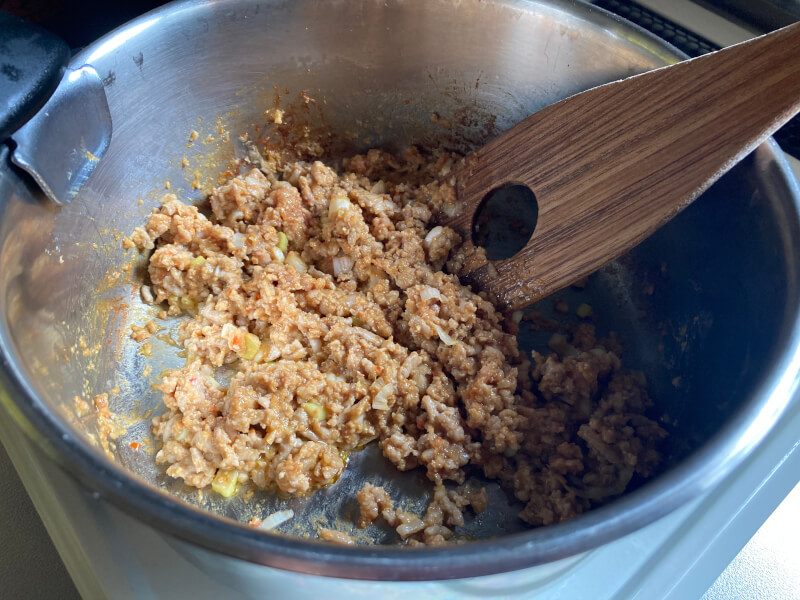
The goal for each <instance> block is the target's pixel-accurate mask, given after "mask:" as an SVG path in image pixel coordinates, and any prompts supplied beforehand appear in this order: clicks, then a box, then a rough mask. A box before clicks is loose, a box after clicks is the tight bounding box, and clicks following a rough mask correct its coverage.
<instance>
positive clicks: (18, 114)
mask: <svg viewBox="0 0 800 600" xmlns="http://www.w3.org/2000/svg"><path fill="white" fill-rule="evenodd" d="M69 59H70V49H69V46H67V44H66V43H65V42H64V41H63V40H62V39H61V38H59V37H58V36H56V35H53V34H52V33H50V32H49V31H46V30H45V29H42V28H41V27H38V26H36V25H32V24H31V23H28V22H27V21H25V20H24V19H21V18H19V17H17V16H15V15H12V14H10V13H7V12H5V11H2V10H0V143H1V142H3V141H5V140H6V139H8V138H9V137H10V136H11V134H12V133H14V132H15V131H16V130H17V129H19V128H20V127H21V126H22V125H24V124H25V123H26V122H27V121H28V119H30V118H31V117H32V116H33V115H34V114H36V112H37V111H38V110H39V109H40V108H41V107H42V105H43V104H44V103H45V101H46V100H47V99H48V98H49V97H50V96H51V95H52V93H53V92H54V91H55V89H56V87H57V86H58V83H59V81H61V77H62V75H63V74H64V69H65V67H66V64H67V62H68V61H69Z"/></svg>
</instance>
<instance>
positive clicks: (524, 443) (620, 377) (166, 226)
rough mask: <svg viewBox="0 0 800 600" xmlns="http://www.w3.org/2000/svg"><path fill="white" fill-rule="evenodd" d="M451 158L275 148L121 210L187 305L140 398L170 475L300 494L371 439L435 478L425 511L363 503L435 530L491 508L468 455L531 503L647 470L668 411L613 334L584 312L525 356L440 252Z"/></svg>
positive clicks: (155, 275)
mask: <svg viewBox="0 0 800 600" xmlns="http://www.w3.org/2000/svg"><path fill="white" fill-rule="evenodd" d="M453 160H454V157H453V156H452V155H449V154H447V153H444V152H438V153H435V154H433V155H432V156H423V155H421V154H420V153H419V152H418V151H416V150H413V149H412V150H410V151H408V152H407V153H406V154H405V155H404V156H402V157H400V158H396V157H394V156H391V155H389V154H387V153H384V152H381V151H377V150H372V151H370V152H368V153H367V154H366V155H359V156H355V157H352V158H350V159H349V160H345V161H343V164H342V165H341V167H340V168H339V173H337V171H335V170H334V169H332V168H330V167H329V166H326V165H325V164H323V163H321V162H313V163H311V164H309V163H306V162H286V163H284V162H282V161H281V159H280V158H279V157H278V156H277V155H268V156H266V157H265V158H264V159H263V160H261V161H260V162H259V167H258V168H252V169H249V170H248V169H245V170H244V171H243V173H242V174H241V175H240V176H237V177H235V178H233V179H231V180H230V181H229V182H228V183H226V184H225V185H222V186H221V187H218V188H216V189H215V190H214V191H213V193H212V194H211V196H210V199H209V200H210V201H209V207H208V210H207V211H203V210H199V209H198V208H196V207H194V206H191V205H188V204H184V203H182V202H180V201H179V200H178V199H177V198H176V197H175V196H174V195H171V194H168V195H167V196H166V197H165V198H164V200H163V203H162V206H161V208H160V209H159V210H157V211H155V212H154V213H153V214H152V215H151V216H150V217H149V219H148V221H147V223H146V225H145V226H144V227H140V228H137V229H136V230H135V231H134V233H133V234H132V236H131V237H130V238H129V240H130V242H129V243H133V244H135V245H136V246H138V247H139V248H141V249H152V250H153V252H152V255H151V257H150V262H149V274H150V279H151V288H150V289H151V292H149V295H150V297H151V298H152V301H153V302H154V303H160V304H162V305H164V306H165V307H166V308H167V312H168V314H169V315H173V316H178V315H188V317H187V318H185V319H184V320H183V321H182V323H181V324H180V326H179V334H178V337H179V340H178V341H179V342H180V344H181V345H182V346H183V347H184V348H185V350H186V353H187V360H186V365H185V366H184V367H183V368H181V369H177V370H174V371H171V372H169V373H167V374H166V375H165V376H164V377H163V380H162V382H161V384H160V389H161V391H162V392H163V397H164V404H165V406H166V410H165V411H164V412H163V414H161V415H159V416H157V417H155V419H154V420H153V431H154V433H155V436H156V438H157V439H158V440H159V441H160V443H161V449H160V450H159V452H158V454H157V458H156V460H157V462H158V463H159V464H162V465H166V472H167V473H168V474H169V475H170V476H172V477H176V478H182V479H183V480H184V481H185V482H186V483H187V484H188V485H190V486H194V487H197V488H205V487H206V486H212V488H213V489H214V490H215V491H217V492H218V493H220V494H222V495H224V496H230V495H232V494H233V493H235V491H236V488H237V485H241V484H245V483H246V482H251V483H252V484H253V485H255V486H257V487H258V488H262V489H266V490H275V491H280V492H282V493H286V494H294V495H300V494H306V493H309V492H310V491H312V490H314V489H315V488H319V487H320V486H326V485H329V484H331V483H333V482H334V481H336V479H337V478H338V477H339V476H340V474H341V473H342V471H343V469H344V468H345V465H346V462H347V456H348V454H349V453H350V452H353V451H356V450H358V449H359V448H362V447H363V446H364V445H366V444H368V443H370V442H372V441H377V443H378V444H379V445H380V448H381V449H382V452H383V454H384V456H385V457H386V458H387V459H388V460H390V461H391V462H392V463H394V464H395V465H396V466H397V468H398V469H400V470H407V469H413V468H417V467H419V468H422V469H424V471H425V473H426V474H427V477H428V478H429V479H430V480H431V482H433V488H434V497H433V501H432V502H431V504H430V506H429V507H428V509H427V511H426V512H425V514H424V515H422V516H418V515H414V514H411V513H409V512H406V511H403V510H400V509H398V508H395V506H394V503H393V501H392V499H391V498H390V497H389V496H388V494H387V493H386V492H385V491H384V490H383V489H382V488H379V487H374V486H371V485H370V484H367V485H366V486H365V487H364V489H362V490H361V492H360V493H359V494H358V501H359V504H360V506H361V516H360V525H361V526H367V525H369V524H370V523H372V522H373V521H375V520H376V519H381V520H383V521H385V522H386V523H388V525H390V526H391V527H394V528H395V529H396V530H397V533H398V535H399V536H400V538H401V539H402V540H405V541H406V542H407V543H412V544H413V543H427V544H437V543H443V542H445V541H448V540H452V539H454V536H455V533H454V530H455V528H457V527H459V526H460V525H463V523H464V516H463V515H464V510H465V509H466V508H467V507H471V508H470V510H472V511H474V512H476V513H477V512H481V511H483V510H485V509H486V506H487V496H486V492H485V491H484V490H474V489H473V490H468V489H467V488H466V487H465V486H463V484H464V483H465V480H466V477H467V474H468V473H469V472H478V473H482V474H483V475H485V476H486V477H488V478H491V479H496V480H498V481H499V482H500V483H501V484H502V485H503V486H504V488H505V489H506V490H508V491H509V493H511V494H513V495H515V496H516V498H518V499H519V500H520V501H522V502H523V503H524V505H525V508H524V509H523V510H522V512H521V514H520V517H521V518H522V519H524V520H525V521H527V522H529V523H531V524H532V525H546V524H549V523H555V522H558V521H562V520H564V519H569V518H571V517H573V516H574V515H576V514H578V513H580V512H583V511H585V510H587V509H588V508H590V507H591V506H593V505H594V504H597V503H599V502H602V501H604V500H606V499H608V498H610V497H613V496H615V495H618V494H620V493H622V492H623V491H624V490H625V488H626V486H627V485H628V483H629V481H630V480H631V479H632V477H634V475H638V476H641V477H647V476H649V475H650V474H651V473H652V472H653V469H654V468H655V467H656V466H657V465H658V463H659V458H660V455H659V452H658V450H657V443H658V441H659V440H660V439H661V438H663V437H664V435H665V432H664V431H663V430H662V429H661V428H660V427H659V426H658V425H657V424H656V423H655V422H653V421H652V420H650V419H649V418H647V417H646V416H644V413H645V411H646V410H647V409H648V408H649V407H650V406H651V404H650V400H649V399H648V397H647V394H646V392H645V385H644V381H643V380H642V378H641V377H640V376H637V375H635V374H632V373H629V372H626V371H625V370H624V369H623V368H622V365H621V363H620V359H619V353H620V349H619V344H618V342H617V341H616V340H615V339H613V338H609V339H603V340H597V339H595V333H594V329H593V328H592V327H591V326H590V325H583V326H581V327H578V328H577V329H576V330H575V331H574V332H573V334H572V336H571V337H566V336H563V335H562V336H560V337H557V336H558V335H559V334H557V335H556V336H554V338H555V339H554V341H553V343H552V344H551V347H552V348H553V350H554V352H553V353H551V354H549V355H542V354H538V353H536V352H534V353H533V354H532V356H528V355H526V354H525V353H524V352H522V351H520V350H519V349H518V346H517V340H516V338H515V336H514V335H513V334H512V333H510V332H512V331H515V330H516V327H518V325H517V323H518V322H519V317H518V318H517V319H516V321H514V320H513V319H512V318H511V316H509V317H508V320H506V319H505V316H504V315H503V314H502V313H501V312H499V311H498V310H496V309H495V307H494V306H493V305H492V304H491V303H490V302H488V301H487V300H486V299H484V298H483V297H481V296H480V295H477V294H474V293H473V292H472V291H471V290H470V289H469V288H467V287H465V286H463V285H461V284H460V283H459V280H458V279H457V278H456V277H455V276H454V275H449V274H447V273H445V272H443V271H442V269H443V268H445V267H446V263H447V261H448V259H449V257H451V255H452V254H453V253H452V251H453V250H454V249H455V248H456V247H457V246H458V244H459V243H460V241H461V240H460V239H459V236H458V235H457V234H456V233H455V232H454V231H452V230H451V229H448V228H446V227H442V226H437V225H436V224H435V221H434V220H435V216H436V214H437V212H438V210H439V208H440V207H441V206H443V205H444V204H445V203H447V202H450V201H452V199H453V197H454V192H453V189H452V188H451V187H450V186H448V185H446V184H441V183H438V182H439V181H440V178H441V177H442V176H443V175H446V173H447V172H449V170H450V168H451V166H452V163H453ZM145 333H150V332H149V331H135V332H134V335H135V336H138V335H141V336H142V337H143V338H144V337H145ZM322 536H323V537H324V538H325V539H329V540H332V541H336V542H338V543H350V541H349V539H350V538H349V537H345V534H341V535H340V534H339V533H338V532H335V531H333V530H326V531H325V532H323V534H322Z"/></svg>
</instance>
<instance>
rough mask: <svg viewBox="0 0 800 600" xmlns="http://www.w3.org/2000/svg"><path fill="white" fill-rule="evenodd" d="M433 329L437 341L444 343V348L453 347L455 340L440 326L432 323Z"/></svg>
mask: <svg viewBox="0 0 800 600" xmlns="http://www.w3.org/2000/svg"><path fill="white" fill-rule="evenodd" d="M433 328H434V329H435V330H436V333H437V334H438V335H439V339H440V340H442V341H443V342H444V343H445V345H446V346H454V345H455V343H456V341H457V340H456V339H455V338H453V337H450V335H448V333H447V332H446V331H445V330H444V329H442V328H441V326H440V325H439V324H438V323H434V324H433Z"/></svg>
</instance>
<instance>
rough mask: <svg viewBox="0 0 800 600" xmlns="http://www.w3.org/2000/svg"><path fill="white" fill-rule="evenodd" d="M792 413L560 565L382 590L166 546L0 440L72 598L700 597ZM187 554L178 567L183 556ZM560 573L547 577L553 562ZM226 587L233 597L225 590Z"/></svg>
mask: <svg viewBox="0 0 800 600" xmlns="http://www.w3.org/2000/svg"><path fill="white" fill-rule="evenodd" d="M797 432H800V410H797V408H795V410H794V411H793V413H792V414H790V415H787V418H785V419H783V420H782V422H781V424H780V425H779V426H778V428H777V429H776V431H775V432H774V433H773V434H772V435H771V436H770V437H769V439H768V440H767V441H766V442H765V443H764V444H762V445H761V446H759V448H757V449H756V451H755V453H754V454H753V456H751V457H750V458H749V459H748V461H747V462H746V463H745V464H744V465H743V467H742V468H740V469H739V470H738V471H737V472H735V473H734V474H733V475H732V476H731V477H729V478H728V479H727V480H725V481H724V482H723V484H722V485H721V486H720V487H719V488H717V489H716V490H714V491H713V492H712V493H711V494H709V495H708V496H706V497H704V498H698V499H697V500H695V501H694V502H692V503H691V504H690V505H688V506H685V507H684V508H682V509H681V510H679V511H677V512H675V513H673V514H672V515H670V516H669V517H667V518H665V519H662V520H661V521H659V522H657V523H654V524H653V525H651V526H649V527H647V528H645V529H643V530H641V531H639V532H637V533H636V534H633V535H630V536H628V537H626V538H623V539H621V540H618V541H617V542H614V543H612V544H608V545H607V546H604V547H602V548H599V549H597V550H595V551H593V552H590V553H588V554H587V555H585V556H584V557H582V558H581V559H580V560H578V561H575V562H574V564H573V565H571V566H569V565H568V564H567V563H564V564H562V565H549V566H547V567H545V568H538V569H531V570H526V571H519V572H516V573H510V574H505V575H501V576H497V577H490V578H479V579H472V580H461V581H451V582H426V583H406V584H399V585H398V584H386V583H376V582H361V581H345V580H336V579H327V578H322V577H312V576H303V575H297V574H292V573H287V572H283V571H277V570H275V569H270V568H267V567H261V566H258V565H253V564H250V563H245V562H242V561H235V560H232V559H228V558H224V557H220V556H218V555H214V554H212V553H209V552H207V551H204V550H200V549H197V548H193V547H190V546H188V545H186V544H183V543H182V542H179V541H177V540H174V539H169V540H168V539H167V538H165V537H164V536H162V535H161V534H160V533H158V532H156V531H154V530H153V529H151V528H149V527H147V526H144V525H142V524H140V523H138V522H136V521H134V520H133V519H132V518H130V517H128V516H127V515H125V514H123V513H122V512H121V511H119V510H117V509H115V508H113V507H111V506H109V505H108V504H106V503H104V502H103V501H101V500H99V499H97V498H95V497H93V496H92V495H91V494H88V493H86V492H84V491H83V490H81V489H80V488H79V486H78V485H77V484H76V483H74V482H73V481H72V480H71V479H70V478H69V477H68V476H66V475H65V474H64V473H62V472H61V471H60V469H59V468H58V467H56V466H55V465H53V464H52V463H50V462H49V461H48V460H46V459H44V458H43V457H42V455H41V452H40V451H39V450H38V449H37V448H35V447H33V446H32V445H31V444H30V442H28V441H27V440H26V439H25V438H24V436H23V435H22V433H21V432H20V431H19V430H16V429H14V428H13V427H10V423H9V422H8V420H5V419H0V437H2V440H3V442H4V444H5V446H6V448H7V450H8V453H9V455H10V456H11V459H12V460H13V461H14V464H15V466H16V468H17V470H18V472H20V475H21V477H22V479H23V481H24V483H25V487H26V489H27V490H28V492H29V494H30V496H31V498H32V499H33V501H34V504H35V505H36V508H37V510H38V511H39V513H40V515H41V516H42V519H43V521H44V522H45V526H46V527H47V529H48V532H49V533H50V535H51V537H52V538H53V541H54V543H55V545H56V548H57V549H58V551H59V553H60V555H61V557H62V559H63V560H64V563H65V564H66V565H67V568H68V570H69V572H70V574H71V576H72V577H73V579H74V580H75V584H76V586H77V587H78V590H79V591H80V593H81V595H82V596H83V597H84V598H89V599H91V598H104V597H110V598H115V599H116V598H120V599H124V598H174V597H176V594H180V596H181V597H192V598H195V599H197V600H203V599H205V598H208V599H212V598H213V599H214V600H218V599H219V598H221V597H223V598H230V599H234V598H297V599H303V598H320V597H322V598H326V599H330V600H335V599H336V598H347V599H348V600H358V599H361V598H365V599H366V598H369V599H370V600H374V598H375V597H380V598H384V599H387V600H389V599H392V598H398V599H399V598H403V599H404V600H405V599H407V598H408V597H409V594H411V595H417V596H419V597H424V598H429V597H436V598H453V599H456V598H508V599H514V598H532V597H534V596H535V597H536V598H537V599H541V600H550V599H556V598H573V597H591V598H593V599H595V600H604V599H609V600H610V599H612V598H613V599H619V600H622V599H633V598H642V599H647V600H657V599H670V600H673V599H674V600H678V599H680V600H685V599H691V598H700V597H701V596H702V595H703V593H704V592H705V591H706V590H707V589H708V587H709V586H710V585H711V584H712V583H713V582H714V580H715V579H716V578H717V576H718V575H719V573H720V572H722V571H723V569H724V568H725V567H726V565H727V564H728V563H729V562H730V561H731V559H732V558H733V557H734V556H736V554H737V553H738V552H739V550H740V549H741V548H742V547H743V546H744V544H745V543H746V542H747V541H748V540H749V539H750V537H751V536H752V535H753V533H755V531H756V530H757V529H758V528H759V527H760V525H761V524H762V523H763V522H764V521H765V520H766V518H767V517H768V516H769V514H770V513H771V512H772V510H774V508H775V507H776V506H777V505H778V504H779V503H780V501H781V500H782V499H783V498H784V497H785V496H786V495H787V494H788V492H789V491H790V490H791V489H792V488H793V487H794V486H795V484H796V483H797V480H798V476H800V452H798V451H797V450H798V445H800V443H799V442H798V433H797ZM187 558H188V560H187ZM564 566H567V567H569V568H566V570H565V571H562V572H560V573H556V572H555V570H554V567H564ZM234 590H235V591H236V592H238V594H237V593H235V592H234Z"/></svg>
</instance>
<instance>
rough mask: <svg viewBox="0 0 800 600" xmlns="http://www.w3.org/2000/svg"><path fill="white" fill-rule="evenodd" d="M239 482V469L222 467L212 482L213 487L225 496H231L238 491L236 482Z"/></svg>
mask: <svg viewBox="0 0 800 600" xmlns="http://www.w3.org/2000/svg"><path fill="white" fill-rule="evenodd" d="M238 482H239V473H238V471H231V470H228V469H220V470H219V471H217V474H216V475H215V476H214V480H213V481H212V482H211V489H212V490H214V491H215V492H217V493H218V494H219V495H220V496H222V497H223V498H230V497H231V496H233V495H234V494H235V493H236V484H237V483H238Z"/></svg>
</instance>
